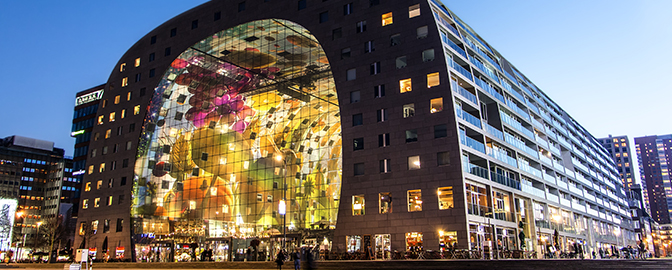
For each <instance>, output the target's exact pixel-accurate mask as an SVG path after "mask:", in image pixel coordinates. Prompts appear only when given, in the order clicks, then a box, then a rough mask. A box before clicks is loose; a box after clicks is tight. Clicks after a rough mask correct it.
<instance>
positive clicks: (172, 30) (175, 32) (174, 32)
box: [170, 28, 177, 37]
mask: <svg viewBox="0 0 672 270" xmlns="http://www.w3.org/2000/svg"><path fill="white" fill-rule="evenodd" d="M174 36H177V28H173V29H170V37H174Z"/></svg>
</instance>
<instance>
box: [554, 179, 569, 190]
mask: <svg viewBox="0 0 672 270" xmlns="http://www.w3.org/2000/svg"><path fill="white" fill-rule="evenodd" d="M555 184H557V185H558V187H561V188H564V189H567V186H568V185H567V182H563V181H562V180H558V181H555Z"/></svg>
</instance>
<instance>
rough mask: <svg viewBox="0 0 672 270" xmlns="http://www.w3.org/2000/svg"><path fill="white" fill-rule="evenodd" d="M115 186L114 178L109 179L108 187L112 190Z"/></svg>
mask: <svg viewBox="0 0 672 270" xmlns="http://www.w3.org/2000/svg"><path fill="white" fill-rule="evenodd" d="M113 186H114V178H110V179H107V187H108V188H111V187H113Z"/></svg>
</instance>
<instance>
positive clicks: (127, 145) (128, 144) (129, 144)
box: [126, 141, 133, 150]
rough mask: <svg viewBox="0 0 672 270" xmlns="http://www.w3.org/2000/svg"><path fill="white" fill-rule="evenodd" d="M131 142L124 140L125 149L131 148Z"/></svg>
mask: <svg viewBox="0 0 672 270" xmlns="http://www.w3.org/2000/svg"><path fill="white" fill-rule="evenodd" d="M132 145H133V143H132V142H131V141H127V142H126V150H131V147H132Z"/></svg>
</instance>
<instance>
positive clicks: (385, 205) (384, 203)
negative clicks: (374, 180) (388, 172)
mask: <svg viewBox="0 0 672 270" xmlns="http://www.w3.org/2000/svg"><path fill="white" fill-rule="evenodd" d="M378 200H379V202H380V213H381V214H387V213H392V193H390V192H383V193H378Z"/></svg>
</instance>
